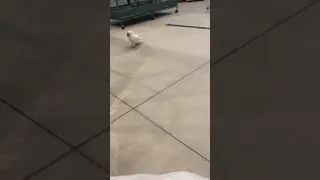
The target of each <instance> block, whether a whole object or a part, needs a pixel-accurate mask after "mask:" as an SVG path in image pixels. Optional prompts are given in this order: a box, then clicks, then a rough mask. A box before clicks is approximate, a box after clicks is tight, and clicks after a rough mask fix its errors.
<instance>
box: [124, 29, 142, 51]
mask: <svg viewBox="0 0 320 180" xmlns="http://www.w3.org/2000/svg"><path fill="white" fill-rule="evenodd" d="M127 36H128V38H129V41H130V42H131V44H132V47H134V48H135V47H136V45H137V44H139V43H141V41H142V38H141V37H139V35H138V34H136V33H134V32H133V31H131V30H129V31H128V32H127Z"/></svg>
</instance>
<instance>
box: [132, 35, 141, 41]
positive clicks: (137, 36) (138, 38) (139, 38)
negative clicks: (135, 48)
mask: <svg viewBox="0 0 320 180" xmlns="http://www.w3.org/2000/svg"><path fill="white" fill-rule="evenodd" d="M134 37H135V38H136V39H137V40H142V38H141V37H140V36H139V35H138V34H135V35H134Z"/></svg>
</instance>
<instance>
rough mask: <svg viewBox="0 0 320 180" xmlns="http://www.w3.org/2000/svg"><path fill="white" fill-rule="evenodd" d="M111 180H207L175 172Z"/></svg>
mask: <svg viewBox="0 0 320 180" xmlns="http://www.w3.org/2000/svg"><path fill="white" fill-rule="evenodd" d="M110 179H111V180H209V179H207V178H203V177H200V176H198V175H196V174H193V173H189V172H175V173H170V174H163V175H151V174H135V175H130V176H114V177H111V178H110Z"/></svg>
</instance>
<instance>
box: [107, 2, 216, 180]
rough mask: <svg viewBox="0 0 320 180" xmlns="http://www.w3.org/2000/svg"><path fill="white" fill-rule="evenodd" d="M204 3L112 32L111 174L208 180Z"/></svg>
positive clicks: (207, 24) (207, 56) (207, 42)
mask: <svg viewBox="0 0 320 180" xmlns="http://www.w3.org/2000/svg"><path fill="white" fill-rule="evenodd" d="M208 4H209V3H208V2H207V1H200V2H195V3H181V4H179V5H180V6H179V13H178V14H175V13H174V9H171V10H168V11H166V12H165V13H162V14H159V15H158V16H157V17H156V20H154V21H152V20H147V21H143V22H139V23H137V24H133V25H129V26H128V27H126V30H129V29H130V30H133V31H134V32H136V33H138V34H140V35H141V37H142V38H143V39H144V43H143V44H142V45H140V46H139V47H138V48H137V49H132V48H131V46H130V43H129V42H128V39H127V37H126V30H122V29H120V28H119V27H117V26H112V27H111V30H110V39H111V42H110V47H111V49H110V54H111V62H110V67H111V71H110V93H111V94H110V115H111V117H112V118H111V122H110V123H111V128H110V129H111V131H110V136H111V139H110V141H111V159H110V165H111V168H110V172H111V175H129V174H135V173H151V174H160V173H168V172H175V171H191V172H194V173H197V174H200V175H202V176H204V177H210V63H209V61H210V29H197V28H184V27H174V26H166V24H167V23H170V24H178V25H189V26H201V27H207V28H210V11H209V10H207V9H206V6H207V5H208Z"/></svg>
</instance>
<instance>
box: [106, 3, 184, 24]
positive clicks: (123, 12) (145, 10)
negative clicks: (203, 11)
mask: <svg viewBox="0 0 320 180" xmlns="http://www.w3.org/2000/svg"><path fill="white" fill-rule="evenodd" d="M171 8H176V10H175V12H176V13H177V12H178V1H177V0H111V1H110V19H112V20H118V21H120V23H121V28H122V29H124V24H123V21H124V20H128V19H133V18H136V17H139V16H148V15H149V16H151V17H152V19H154V18H155V13H157V12H159V11H163V10H166V9H171Z"/></svg>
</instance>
